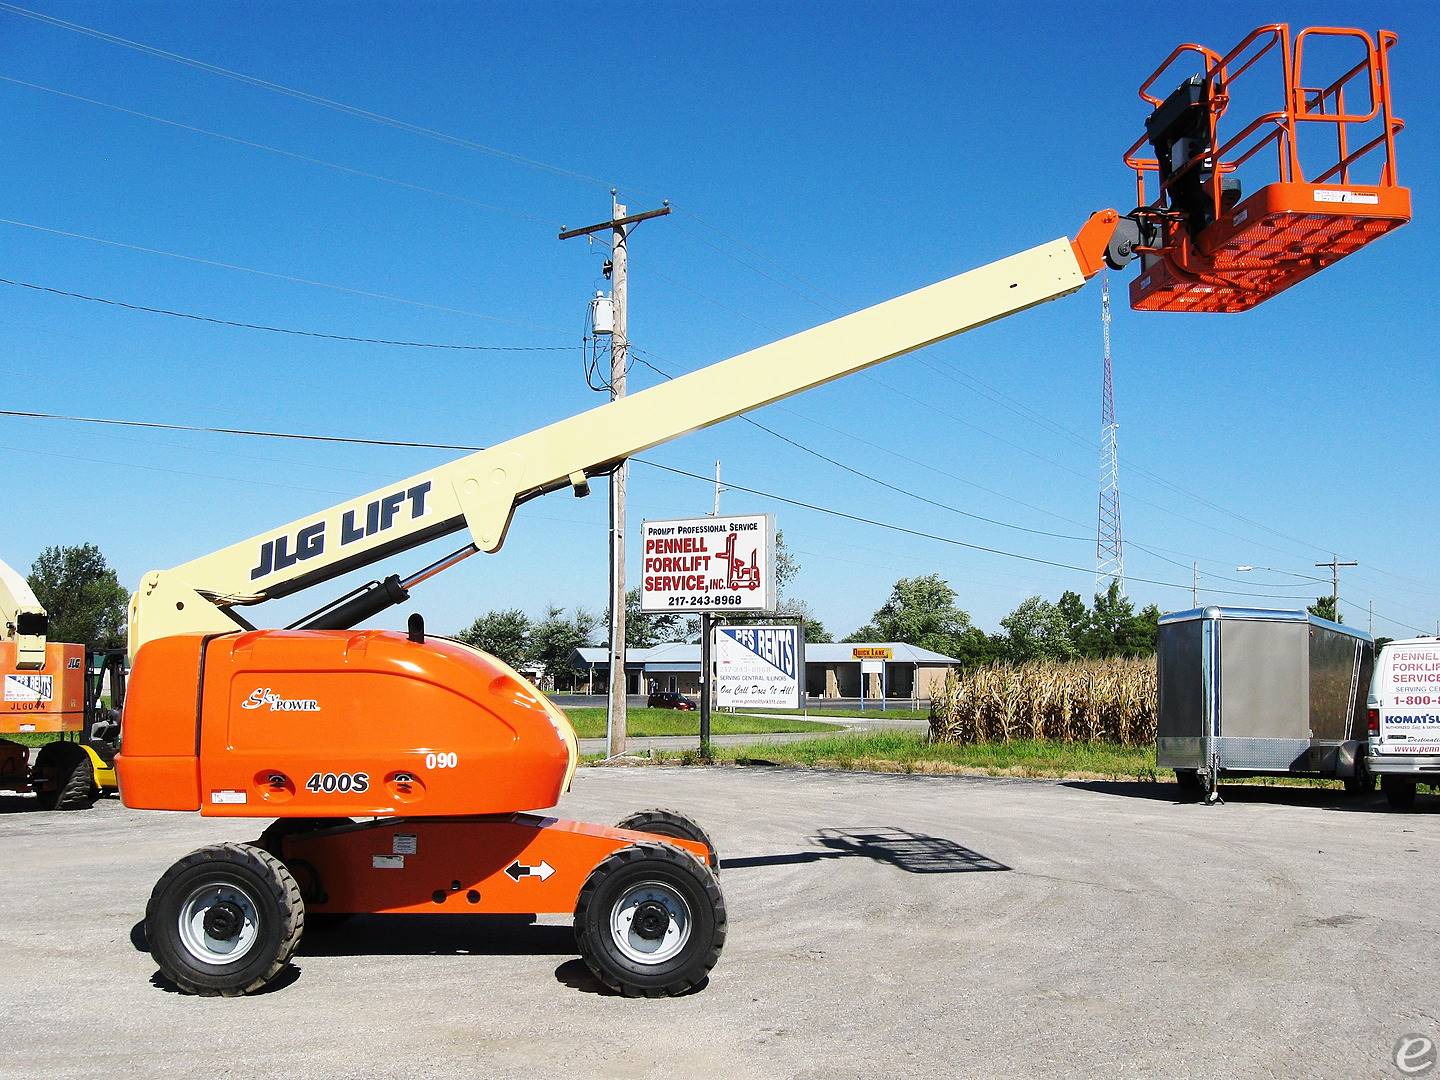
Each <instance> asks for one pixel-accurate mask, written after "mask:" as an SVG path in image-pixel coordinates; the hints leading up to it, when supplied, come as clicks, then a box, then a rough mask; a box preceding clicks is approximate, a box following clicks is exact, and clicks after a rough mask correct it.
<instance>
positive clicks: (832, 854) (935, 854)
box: [720, 827, 1010, 874]
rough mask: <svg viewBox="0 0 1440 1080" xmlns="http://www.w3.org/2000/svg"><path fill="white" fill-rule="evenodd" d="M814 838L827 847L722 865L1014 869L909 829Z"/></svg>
mask: <svg viewBox="0 0 1440 1080" xmlns="http://www.w3.org/2000/svg"><path fill="white" fill-rule="evenodd" d="M811 839H812V840H813V841H814V843H816V844H817V845H819V846H820V848H822V849H823V850H820V851H796V852H790V853H787V854H783V855H756V856H752V857H749V858H740V859H722V860H721V861H720V866H721V868H722V869H725V870H743V869H747V868H753V867H761V866H792V865H795V864H797V863H812V862H819V861H821V860H822V859H846V858H863V859H870V860H872V861H874V862H882V863H889V864H890V865H891V866H894V867H896V868H898V869H900V870H904V871H905V872H906V873H908V874H966V873H974V872H976V871H995V870H1009V869H1010V867H1008V866H1006V865H1005V864H1004V863H1001V862H996V861H995V860H994V859H992V858H990V857H988V856H986V855H981V854H980V853H979V852H978V851H972V850H971V849H970V848H967V847H965V846H964V845H963V844H957V843H956V842H955V841H954V840H946V839H945V838H944V837H941V836H927V835H926V834H924V833H916V832H910V831H908V830H906V829H896V828H891V827H880V828H872V829H821V830H820V832H818V833H817V834H816V835H815V836H813V837H812V838H811Z"/></svg>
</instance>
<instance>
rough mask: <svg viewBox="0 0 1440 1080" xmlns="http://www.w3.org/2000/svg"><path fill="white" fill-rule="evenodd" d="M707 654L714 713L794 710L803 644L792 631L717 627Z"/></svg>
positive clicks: (799, 691) (802, 669)
mask: <svg viewBox="0 0 1440 1080" xmlns="http://www.w3.org/2000/svg"><path fill="white" fill-rule="evenodd" d="M713 649H714V652H713V657H712V662H713V663H714V665H715V676H714V677H715V696H714V698H713V699H712V702H713V704H714V705H715V706H716V707H718V708H757V707H763V708H766V709H798V708H800V705H801V702H802V700H803V698H802V694H803V688H804V687H803V682H804V677H805V640H804V638H803V636H802V635H801V633H800V627H799V626H798V625H796V624H794V623H787V624H783V625H778V626H719V627H716V630H715V642H714V647H713Z"/></svg>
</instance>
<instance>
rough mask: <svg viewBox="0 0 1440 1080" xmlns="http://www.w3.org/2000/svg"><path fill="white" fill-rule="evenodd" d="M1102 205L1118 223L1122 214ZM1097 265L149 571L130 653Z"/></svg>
mask: <svg viewBox="0 0 1440 1080" xmlns="http://www.w3.org/2000/svg"><path fill="white" fill-rule="evenodd" d="M1104 213H1105V214H1108V217H1106V218H1105V220H1106V221H1107V222H1108V221H1113V219H1114V213H1113V211H1107V212H1104ZM1102 216H1103V215H1096V216H1095V218H1092V219H1091V220H1092V222H1094V221H1096V220H1097V219H1099V218H1101V217H1102ZM1089 228H1090V226H1087V230H1088V229H1089ZM1084 237H1085V232H1084V231H1082V240H1083V239H1084ZM1077 243H1080V241H1077ZM1102 247H1103V241H1102ZM1094 270H1095V267H1094V266H1092V267H1090V268H1089V270H1088V273H1087V272H1086V269H1085V268H1082V266H1081V264H1080V262H1079V261H1078V260H1077V257H1076V252H1075V250H1074V248H1072V245H1071V243H1070V241H1069V240H1068V239H1063V238H1062V239H1059V240H1054V241H1051V242H1050V243H1048V244H1042V245H1041V246H1039V247H1035V248H1031V249H1030V250H1029V251H1024V252H1021V253H1020V254H1018V255H1012V256H1010V257H1009V258H1005V259H1001V260H999V261H998V262H993V263H990V264H989V265H988V266H982V267H980V268H979V269H976V270H971V271H969V272H967V273H964V274H960V275H958V276H956V277H952V278H950V279H948V280H946V281H942V282H939V283H937V284H935V285H930V286H927V287H925V288H922V289H917V290H916V291H914V292H911V293H906V294H905V295H903V296H899V297H896V298H895V299H893V300H887V301H885V302H884V303H881V304H876V305H875V306H874V307H870V308H866V309H864V310H863V311H858V312H856V313H854V314H853V315H846V316H844V317H842V318H839V319H835V320H834V321H832V322H827V323H824V324H822V325H820V326H817V327H814V328H813V329H810V330H805V331H803V332H801V333H798V334H795V335H793V336H791V337H787V338H784V339H782V340H780V341H777V342H774V343H773V344H770V345H764V346H761V347H760V348H758V349H752V350H751V351H750V352H746V353H741V354H740V355H738V356H734V357H731V358H730V359H728V360H722V361H720V362H719V363H716V364H712V365H711V366H709V367H706V368H702V369H701V370H699V371H695V372H691V373H690V374H688V375H684V376H682V377H680V378H677V379H675V380H673V381H672V382H666V383H661V384H660V385H658V386H652V387H650V388H649V389H647V390H643V391H641V392H640V393H638V394H632V395H631V396H629V397H626V398H621V399H620V400H618V401H612V402H610V403H609V404H607V405H601V406H599V407H598V408H594V409H591V410H589V411H588V412H584V413H581V414H579V415H578V416H572V417H570V418H569V419H566V420H561V421H559V422H558V423H554V424H551V425H549V426H548V427H543V428H540V429H539V430H537V431H532V432H529V433H528V434H525V435H521V436H518V437H516V438H514V439H510V440H509V441H507V442H504V443H500V444H499V445H497V446H494V447H491V448H490V449H487V450H481V451H479V452H477V453H474V454H470V455H469V456H468V457H463V458H460V459H459V460H458V461H453V462H451V463H449V464H448V465H442V466H440V467H439V468H435V469H428V470H426V471H425V472H421V473H416V474H415V475H414V476H411V477H409V478H407V479H405V480H401V481H399V482H397V483H395V484H391V485H388V486H386V487H383V488H378V489H377V490H375V491H371V492H369V493H368V494H365V495H361V496H359V497H358V498H355V499H350V500H348V501H346V502H343V503H340V504H339V505H337V506H332V507H331V508H330V509H328V510H321V511H319V512H317V513H315V514H310V515H307V516H305V517H302V518H299V519H297V520H295V521H292V522H290V523H289V524H288V525H282V526H280V527H279V528H278V529H274V530H271V531H268V532H263V533H260V534H258V535H257V536H252V537H251V538H250V539H248V540H243V541H241V542H240V543H238V544H232V545H231V546H229V547H227V548H224V549H223V550H220V551H217V552H214V553H213V554H210V555H205V556H202V557H201V558H199V559H195V560H194V561H192V562H188V563H185V564H184V565H182V566H177V567H175V568H174V569H172V570H157V571H152V572H150V573H148V574H146V575H145V577H144V579H143V580H142V581H141V583H140V588H139V589H138V590H137V591H136V593H135V594H134V596H133V597H132V598H131V601H130V652H131V655H132V656H133V655H134V653H135V651H136V650H137V649H139V647H140V646H141V645H142V644H144V643H145V642H146V641H149V640H150V639H152V638H156V637H163V636H167V635H170V634H177V633H185V632H191V631H202V632H224V631H229V630H234V629H235V628H236V622H235V621H234V620H233V619H231V618H230V617H228V616H227V615H226V613H225V609H227V608H229V607H231V606H233V605H244V604H256V603H260V602H262V601H265V600H270V599H274V598H276V597H280V596H284V595H287V594H289V593H293V592H296V591H298V590H300V589H305V588H308V587H310V586H312V585H316V584H318V583H320V582H322V581H325V580H327V579H329V578H333V577H335V576H336V575H338V574H342V573H345V572H347V571H349V570H353V569H356V568H357V567H360V566H363V565H365V564H367V563H371V562H374V561H376V560H378V559H381V558H383V557H385V556H387V555H390V554H393V553H395V552H398V551H402V550H404V549H406V548H411V547H415V546H416V545H418V544H422V543H424V542H426V541H428V540H431V539H434V538H435V537H438V536H443V535H445V534H447V533H452V532H457V531H459V530H460V529H461V528H468V529H469V530H470V535H471V537H472V538H473V541H474V544H475V546H476V547H477V548H479V549H480V550H482V551H496V550H498V549H499V547H500V545H501V544H502V543H503V542H504V540H505V533H506V531H507V529H508V528H509V525H510V518H511V515H512V514H513V512H514V510H515V507H516V506H517V505H518V504H519V503H521V502H523V501H525V500H526V499H527V498H531V497H533V496H535V495H538V494H542V493H544V492H546V491H553V490H557V489H559V488H562V487H565V486H568V485H575V486H576V487H577V488H578V487H580V486H582V485H583V484H584V483H585V480H586V477H587V476H590V475H596V474H599V473H601V472H604V471H605V470H607V469H609V468H610V467H611V466H612V465H614V464H616V463H617V462H620V461H622V460H623V459H625V458H627V457H630V456H631V455H632V454H638V453H640V452H642V451H644V450H648V449H649V448H651V447H652V446H658V445H659V444H661V443H665V442H669V441H670V440H671V439H675V438H678V437H679V436H681V435H684V434H686V433H687V432H691V431H695V430H698V429H700V428H704V427H709V426H710V425H712V424H718V423H720V422H721V421H724V420H728V419H730V418H731V417H734V416H738V415H739V414H741V413H743V412H748V411H750V410H751V409H756V408H759V407H760V406H762V405H768V404H770V403H771V402H774V401H779V400H781V399H782V398H787V397H790V396H791V395H793V394H798V393H800V392H801V391H802V390H808V389H810V388H811V387H815V386H820V385H822V384H824V383H828V382H831V381H833V380H835V379H838V378H840V377H842V376H844V375H849V374H852V373H853V372H856V371H860V370H862V369H864V368H867V367H871V366H873V365H875V364H879V363H882V362H883V361H885V360H889V359H891V358H893V357H896V356H900V355H902V354H904V353H908V352H912V351H914V350H915V349H919V348H923V347H924V346H926V345H930V344H933V343H934V342H937V341H942V340H944V339H945V338H949V337H953V336H955V335H956V334H960V333H964V332H965V331H966V330H971V329H973V328H975V327H977V326H982V325H984V324H985V323H988V322H993V321H995V320H996V319H1002V318H1004V317H1005V316H1007V315H1013V314H1015V313H1016V312H1020V311H1024V310H1025V309H1027V308H1030V307H1034V306H1035V305H1036V304H1041V303H1044V302H1045V301H1047V300H1054V299H1056V298H1058V297H1061V296H1064V295H1066V294H1068V293H1071V292H1074V291H1075V290H1076V289H1078V288H1080V287H1081V286H1082V285H1084V284H1085V280H1086V278H1087V277H1088V276H1089V274H1090V273H1093V272H1094Z"/></svg>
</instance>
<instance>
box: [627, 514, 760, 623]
mask: <svg viewBox="0 0 1440 1080" xmlns="http://www.w3.org/2000/svg"><path fill="white" fill-rule="evenodd" d="M642 544H643V546H642V549H641V554H642V563H641V569H642V571H643V576H642V578H641V581H640V610H641V611H645V612H664V613H667V614H669V613H673V612H678V611H714V612H720V613H722V614H723V613H724V612H727V611H772V610H774V607H775V520H774V518H772V517H771V516H770V515H769V514H749V515H746V516H744V517H703V518H687V519H685V520H681V521H647V522H645V523H644V537H643V541H642Z"/></svg>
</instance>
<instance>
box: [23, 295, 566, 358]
mask: <svg viewBox="0 0 1440 1080" xmlns="http://www.w3.org/2000/svg"><path fill="white" fill-rule="evenodd" d="M0 285H14V286H17V287H19V288H22V289H33V290H34V291H36V292H42V293H50V294H52V295H54V296H65V297H69V298H70V299H72V300H88V301H90V302H91V303H95V304H106V305H108V306H110V307H117V308H124V309H125V310H127V311H143V312H148V313H149V314H151V315H169V316H171V317H173V318H176V319H191V320H193V321H195V322H202V323H213V324H214V325H216V326H229V327H234V328H237V329H241V330H265V331H267V332H269V333H272V334H293V335H294V336H296V337H308V338H322V339H324V340H326V341H349V342H355V343H357V344H361V345H397V346H401V347H404V348H407V349H456V350H461V351H467V352H570V351H571V350H572V349H574V346H573V345H455V344H445V343H442V342H436V341H397V340H394V339H392V338H371V337H354V336H352V335H350V334H326V333H322V332H320V331H318V330H297V329H295V328H293V327H287V326H269V325H267V324H265V323H248V322H239V321H237V320H234V319H220V318H216V317H215V316H212V315H197V314H195V313H194V312H190V311H172V310H170V309H169V308H157V307H147V306H146V305H144V304H134V303H130V302H129V301H126V300H116V299H114V298H113V297H106V296H90V295H89V294H87V293H78V292H69V291H67V290H65V289H56V288H52V287H51V286H49V285H36V284H35V283H34V282H30V281H15V280H12V279H10V278H0Z"/></svg>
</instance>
